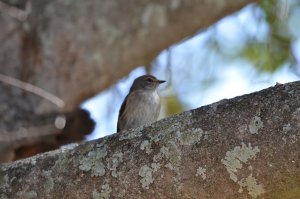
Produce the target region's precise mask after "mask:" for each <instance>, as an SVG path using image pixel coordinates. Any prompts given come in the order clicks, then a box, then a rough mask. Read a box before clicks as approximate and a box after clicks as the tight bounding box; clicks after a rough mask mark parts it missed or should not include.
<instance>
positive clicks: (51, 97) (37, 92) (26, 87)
mask: <svg viewBox="0 0 300 199" xmlns="http://www.w3.org/2000/svg"><path fill="white" fill-rule="evenodd" d="M0 81H1V82H4V83H6V84H9V85H12V86H15V87H18V88H21V89H23V90H25V91H28V92H31V93H33V94H35V95H38V96H40V97H42V98H44V99H46V100H48V101H49V102H51V103H53V104H55V105H56V106H58V107H59V108H62V107H64V105H65V103H64V101H63V100H61V99H60V98H58V97H56V96H55V95H53V94H51V93H49V92H47V91H45V90H44V89H41V88H39V87H37V86H34V85H32V84H30V83H27V82H23V81H20V80H18V79H15V78H13V77H9V76H6V75H3V74H0Z"/></svg>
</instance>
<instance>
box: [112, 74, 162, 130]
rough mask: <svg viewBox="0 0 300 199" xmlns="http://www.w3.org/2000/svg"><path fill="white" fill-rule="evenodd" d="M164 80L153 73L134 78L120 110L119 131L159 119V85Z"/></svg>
mask: <svg viewBox="0 0 300 199" xmlns="http://www.w3.org/2000/svg"><path fill="white" fill-rule="evenodd" d="M163 82H165V81H162V80H158V79H156V78H155V77H154V76H152V75H143V76H141V77H138V78H136V79H135V80H134V82H133V84H132V86H131V88H130V91H129V94H128V95H127V96H126V98H125V99H124V102H123V103H122V105H121V108H120V111H119V118H118V126H117V132H120V131H123V130H128V129H131V128H136V127H139V126H141V125H144V124H148V123H152V122H155V121H156V120H157V118H158V116H159V112H160V98H159V95H158V94H157V87H158V86H159V84H161V83H163Z"/></svg>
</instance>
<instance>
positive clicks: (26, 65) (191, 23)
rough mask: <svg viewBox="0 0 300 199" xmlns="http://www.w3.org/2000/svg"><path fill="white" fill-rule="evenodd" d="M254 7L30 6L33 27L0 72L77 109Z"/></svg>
mask: <svg viewBox="0 0 300 199" xmlns="http://www.w3.org/2000/svg"><path fill="white" fill-rule="evenodd" d="M254 1H255V0H239V1H237V0H236V1H232V0H231V1H228V0H227V1H226V0H221V1H220V0H209V1H207V0H200V1H199V0H190V1H182V0H163V1H162V0H151V1H148V0H139V1H136V0H127V1H116V0H100V1H99V0H91V1H76V2H73V1H72V2H71V1H68V0H56V1H53V0H51V1H49V0H40V1H31V2H32V5H31V12H30V13H29V15H28V21H27V22H26V24H24V26H21V27H22V28H21V29H19V31H18V32H17V34H10V35H13V36H11V37H10V38H5V40H4V41H5V42H3V44H2V49H0V53H1V54H9V55H10V56H3V57H1V58H2V60H0V63H1V67H0V73H3V74H6V75H9V76H13V77H15V78H17V79H21V80H23V81H28V82H29V83H32V84H33V85H36V86H38V87H40V88H42V89H44V90H46V91H48V92H50V93H52V94H54V95H55V96H58V97H59V98H62V99H63V101H65V102H66V107H65V108H66V109H71V110H72V109H74V108H76V107H77V106H78V105H79V103H81V102H82V101H83V100H85V99H87V98H88V97H91V96H92V95H95V94H97V93H98V92H99V91H101V90H103V89H105V88H107V87H108V86H110V85H112V84H113V83H115V82H116V81H117V80H119V79H120V78H121V77H123V76H124V75H126V74H127V73H128V72H129V71H130V70H132V69H134V68H135V67H137V66H140V65H145V64H147V63H149V62H150V61H151V60H152V59H153V58H154V57H155V56H156V55H157V54H158V53H159V52H160V51H162V50H163V49H165V48H167V47H168V46H169V45H171V44H173V43H175V42H178V41H180V40H182V39H183V38H185V37H187V36H190V35H191V34H193V33H195V32H196V31H198V30H199V29H201V28H205V27H208V26H209V25H211V24H213V23H214V22H216V21H217V20H219V19H221V18H222V17H224V16H226V15H228V14H231V13H232V12H234V11H237V10H239V9H241V8H242V7H243V6H245V5H246V4H249V3H251V2H254ZM18 23H19V22H15V24H18ZM0 24H3V25H2V26H1V27H3V28H4V30H2V32H3V33H6V32H9V30H10V29H11V28H12V27H14V25H13V24H14V23H12V20H10V19H7V16H5V17H3V18H2V19H1V18H0ZM15 26H17V25H15ZM0 39H1V35H0ZM16 49H20V51H19V50H16ZM1 51H3V52H1ZM18 52H20V54H19V53H18ZM45 81H47V83H46V84H45ZM70 90H71V91H76V92H70Z"/></svg>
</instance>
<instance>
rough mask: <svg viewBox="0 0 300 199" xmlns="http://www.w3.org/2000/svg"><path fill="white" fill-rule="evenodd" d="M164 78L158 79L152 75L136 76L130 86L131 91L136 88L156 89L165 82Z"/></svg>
mask: <svg viewBox="0 0 300 199" xmlns="http://www.w3.org/2000/svg"><path fill="white" fill-rule="evenodd" d="M164 82H166V81H164V80H158V79H156V77H154V76H152V75H143V76H140V77H138V78H136V79H135V80H134V82H133V84H132V86H131V88H130V92H132V91H135V90H140V89H143V90H155V89H157V87H158V86H159V85H160V84H162V83H164Z"/></svg>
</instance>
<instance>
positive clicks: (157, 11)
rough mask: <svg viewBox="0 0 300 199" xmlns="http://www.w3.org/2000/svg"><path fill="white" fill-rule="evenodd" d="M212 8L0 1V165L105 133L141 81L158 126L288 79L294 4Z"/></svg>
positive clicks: (296, 24)
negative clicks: (153, 90) (147, 83)
mask: <svg viewBox="0 0 300 199" xmlns="http://www.w3.org/2000/svg"><path fill="white" fill-rule="evenodd" d="M128 2H130V3H131V4H130V3H128ZM218 2H219V1H218ZM218 2H217V1H207V2H206V4H205V5H204V4H203V2H202V1H180V0H163V1H161V0H160V1H159V0H152V1H146V0H145V1H131V0H127V1H112V0H103V1H97V0H90V1H74V2H73V1H58V0H57V1H48V0H39V1H37V0H36V1H32V0H0V44H1V45H0V90H1V93H0V121H1V122H0V163H1V162H9V161H13V160H17V159H21V158H25V157H29V156H32V155H35V154H38V153H42V152H45V151H49V150H54V149H57V148H60V147H61V146H65V145H67V144H70V143H79V142H82V141H86V140H93V139H97V138H100V137H103V136H106V135H110V134H113V133H115V132H116V124H117V117H118V112H119V108H120V106H121V103H122V101H123V100H124V98H125V96H126V95H127V93H128V90H129V88H130V86H131V84H132V82H133V80H134V79H135V78H136V77H138V76H141V75H143V74H146V73H147V74H152V75H154V76H156V77H157V78H158V79H161V80H166V81H167V83H165V84H162V85H161V86H160V88H159V94H160V96H161V99H162V109H161V114H160V118H165V117H169V116H171V115H174V114H177V113H180V112H183V111H185V110H190V109H195V108H198V107H201V106H204V105H207V104H211V103H213V102H216V101H219V100H222V99H224V98H233V97H235V96H239V95H243V94H247V93H251V92H255V91H258V90H261V89H264V88H267V87H270V86H274V85H275V84H276V83H286V82H291V81H297V80H299V79H300V64H299V63H300V0H261V1H257V3H253V2H255V1H254V0H243V1H228V2H227V4H225V5H222V6H221V7H222V8H221V9H220V10H218V9H217V8H216V9H215V10H209V11H208V12H207V13H204V14H203V13H202V12H199V11H203V10H204V9H212V8H215V7H214V6H216V5H218ZM129 4H130V5H129ZM128 5H129V6H128ZM245 5H247V6H245ZM125 7H126V9H124V8H125ZM242 7H243V8H242ZM241 8H242V9H241ZM66 10H67V11H68V12H66ZM237 10H238V11H237ZM234 11H237V12H234ZM229 13H231V14H230V15H228V14H229ZM232 13H233V14H232ZM211 24H212V25H211ZM201 27H202V28H201ZM203 27H205V28H203ZM180 28H181V29H180ZM197 30H198V32H197ZM195 32H196V33H195ZM192 33H195V34H193V35H190V34H192ZM175 41H176V42H177V41H179V42H178V43H174V42H175ZM170 44H172V45H171V46H170ZM166 47H167V49H164V48H166ZM162 49H164V50H162ZM160 51H161V52H160ZM141 63H142V64H143V65H141ZM139 65H140V66H139ZM136 66H138V67H136ZM133 69H134V70H133ZM113 84H114V85H113ZM99 91H101V92H100V93H99ZM91 97H92V98H91ZM87 99H88V100H87ZM58 127H59V128H58Z"/></svg>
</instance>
